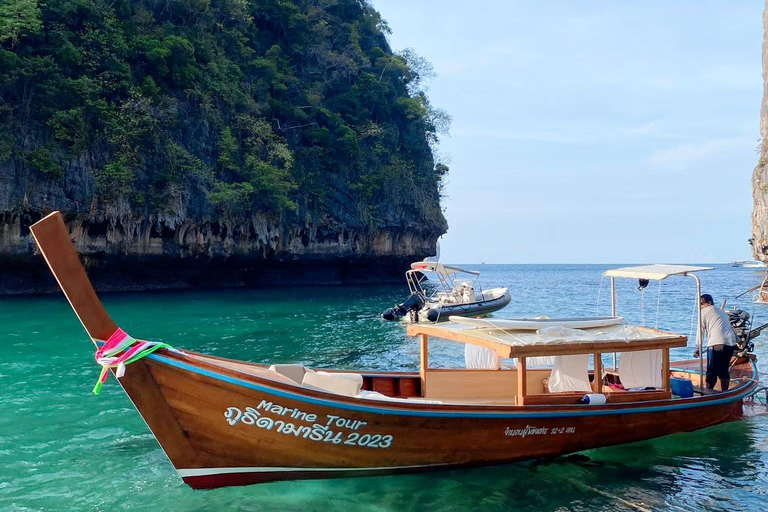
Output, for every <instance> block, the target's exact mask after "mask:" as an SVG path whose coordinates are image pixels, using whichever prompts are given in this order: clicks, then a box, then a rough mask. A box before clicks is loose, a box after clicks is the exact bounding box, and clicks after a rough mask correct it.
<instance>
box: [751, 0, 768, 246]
mask: <svg viewBox="0 0 768 512" xmlns="http://www.w3.org/2000/svg"><path fill="white" fill-rule="evenodd" d="M760 137H761V139H762V143H761V145H760V161H759V162H758V163H757V166H756V167H755V170H754V172H753V174H752V197H753V202H754V207H753V209H752V238H750V240H749V243H750V244H751V245H752V256H753V257H754V258H755V259H757V260H760V261H768V0H767V1H766V2H765V9H764V10H763V102H762V106H761V108H760Z"/></svg>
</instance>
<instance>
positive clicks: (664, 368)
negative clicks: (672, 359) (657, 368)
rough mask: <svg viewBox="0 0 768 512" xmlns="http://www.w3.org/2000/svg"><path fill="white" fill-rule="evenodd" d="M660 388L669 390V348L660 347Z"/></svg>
mask: <svg viewBox="0 0 768 512" xmlns="http://www.w3.org/2000/svg"><path fill="white" fill-rule="evenodd" d="M661 389H664V390H669V389H670V388H669V349H668V348H664V349H661Z"/></svg>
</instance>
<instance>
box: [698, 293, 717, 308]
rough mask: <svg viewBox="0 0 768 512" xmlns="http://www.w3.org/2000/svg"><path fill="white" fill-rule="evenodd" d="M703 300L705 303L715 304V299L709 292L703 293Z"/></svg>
mask: <svg viewBox="0 0 768 512" xmlns="http://www.w3.org/2000/svg"><path fill="white" fill-rule="evenodd" d="M701 302H702V303H703V304H712V305H714V304H715V299H713V298H712V296H711V295H710V294H708V293H704V294H702V295H701Z"/></svg>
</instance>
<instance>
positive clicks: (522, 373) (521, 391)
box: [517, 357, 528, 405]
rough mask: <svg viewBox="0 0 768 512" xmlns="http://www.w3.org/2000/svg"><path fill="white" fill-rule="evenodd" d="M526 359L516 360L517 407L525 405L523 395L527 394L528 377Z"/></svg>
mask: <svg viewBox="0 0 768 512" xmlns="http://www.w3.org/2000/svg"><path fill="white" fill-rule="evenodd" d="M527 373H528V372H527V371H526V358H525V357H519V358H518V359H517V405H525V395H526V394H528V375H527Z"/></svg>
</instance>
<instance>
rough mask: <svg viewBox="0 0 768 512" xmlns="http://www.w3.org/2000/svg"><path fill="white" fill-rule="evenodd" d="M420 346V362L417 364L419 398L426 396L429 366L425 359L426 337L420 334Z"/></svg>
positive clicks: (426, 358)
mask: <svg viewBox="0 0 768 512" xmlns="http://www.w3.org/2000/svg"><path fill="white" fill-rule="evenodd" d="M419 339H420V342H421V343H420V345H421V362H420V363H419V377H421V396H427V367H428V366H429V360H428V357H427V347H428V344H427V340H428V338H427V335H426V334H420V335H419Z"/></svg>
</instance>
